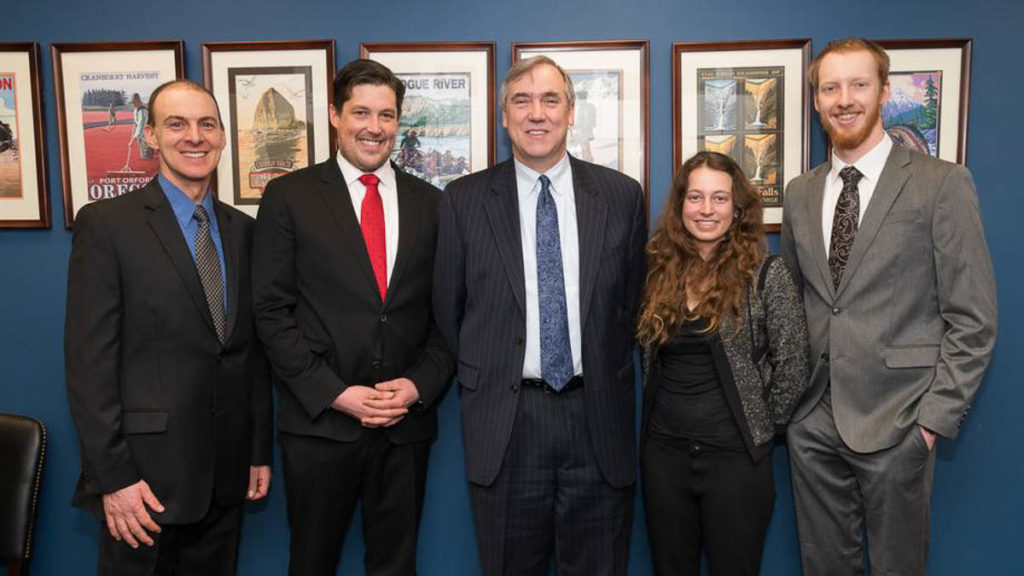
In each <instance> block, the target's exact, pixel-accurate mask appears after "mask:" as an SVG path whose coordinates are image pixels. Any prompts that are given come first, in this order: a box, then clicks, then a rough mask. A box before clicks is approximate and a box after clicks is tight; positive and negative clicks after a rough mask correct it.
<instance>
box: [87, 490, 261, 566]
mask: <svg viewBox="0 0 1024 576" xmlns="http://www.w3.org/2000/svg"><path fill="white" fill-rule="evenodd" d="M241 525H242V506H241V505H238V506H231V507H228V508H221V507H220V506H218V505H217V504H216V503H214V504H211V505H210V510H209V511H207V513H206V516H204V517H203V518H202V520H200V521H199V522H196V523H194V524H183V525H169V524H164V525H161V526H160V533H159V534H155V533H152V532H150V533H149V535H150V537H152V538H153V540H154V542H155V544H153V546H146V545H145V544H142V543H141V542H140V543H139V547H138V548H132V547H131V546H129V545H128V544H126V543H124V542H118V541H116V540H114V539H113V538H112V537H111V536H110V531H109V530H108V529H107V525H106V523H105V522H103V523H101V525H100V554H99V570H98V574H99V576H143V575H145V576H154V575H155V576H172V575H173V576H234V574H235V566H236V564H237V562H238V535H239V529H240V528H241Z"/></svg>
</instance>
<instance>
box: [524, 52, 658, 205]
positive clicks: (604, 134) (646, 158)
mask: <svg viewBox="0 0 1024 576" xmlns="http://www.w3.org/2000/svg"><path fill="white" fill-rule="evenodd" d="M541 54H542V55H544V56H547V57H549V58H551V59H552V60H554V61H555V62H556V63H558V65H559V66H561V67H562V68H563V69H565V71H566V72H567V73H568V74H569V76H570V78H572V79H573V87H574V88H575V90H576V93H577V98H576V100H577V102H576V114H575V116H576V123H575V125H574V126H573V127H571V128H570V131H569V136H568V140H569V148H570V153H572V154H573V155H574V156H577V157H581V158H582V159H584V160H588V161H592V162H596V163H597V164H602V165H605V166H608V167H610V168H614V169H616V170H619V171H620V172H622V173H623V174H626V175H627V176H630V177H632V178H634V179H636V180H637V181H639V182H640V183H641V185H642V186H643V190H644V196H645V198H644V202H645V205H646V206H647V208H648V211H649V210H650V200H649V199H650V61H649V54H650V42H649V41H647V40H601V41H579V42H516V43H514V44H512V62H513V63H515V62H517V61H519V60H520V59H522V58H529V57H530V56H533V55H541ZM595 89H596V90H597V92H598V95H597V96H596V103H594V102H587V101H586V100H587V99H589V98H590V97H591V92H593V91H594V90H595ZM581 95H585V96H586V98H585V99H584V101H585V104H589V107H590V109H592V110H591V112H590V113H587V114H584V113H583V112H584V111H585V110H586V109H585V108H584V107H583V104H581V102H580V100H581ZM602 96H603V97H604V99H603V100H602V98H601V97H602ZM613 99H614V101H613ZM591 116H592V118H591ZM612 116H617V117H616V118H612ZM602 120H605V121H602ZM607 126H610V128H604V127H607ZM591 141H592V142H591ZM602 152H604V153H605V154H604V156H603V157H602Z"/></svg>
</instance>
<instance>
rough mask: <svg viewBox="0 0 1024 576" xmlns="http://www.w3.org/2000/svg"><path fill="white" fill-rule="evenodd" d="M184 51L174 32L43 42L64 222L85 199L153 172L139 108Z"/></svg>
mask: <svg viewBox="0 0 1024 576" xmlns="http://www.w3.org/2000/svg"><path fill="white" fill-rule="evenodd" d="M184 51H185V44H184V42H182V41H181V40H160V41H151V42H150V41H146V42H100V43H85V44H54V45H52V46H51V47H50V53H51V55H52V58H53V76H54V90H55V91H56V93H57V98H56V100H57V127H58V134H59V136H60V159H61V175H62V183H63V187H64V223H65V226H67V227H68V228H71V226H72V224H73V223H74V219H75V214H76V213H77V212H78V210H79V209H80V208H81V207H82V206H84V205H85V204H87V203H89V202H94V201H97V200H102V199H105V198H111V197H115V196H120V195H121V194H124V193H126V192H129V191H131V190H134V189H136V188H140V187H142V186H145V185H146V183H147V182H148V181H149V180H150V179H152V177H153V176H154V175H155V174H156V173H157V171H158V170H159V159H158V157H157V155H156V154H155V153H153V151H152V150H150V149H149V147H148V145H147V144H145V139H144V137H142V125H144V124H145V120H146V119H148V111H147V110H146V109H145V108H146V104H147V101H148V98H149V94H150V93H152V91H153V90H154V89H156V87H157V86H159V85H160V84H163V83H164V82H168V81H170V80H176V79H181V78H184V77H185V63H184V59H183V55H184ZM135 96H138V98H135ZM129 107H131V109H129ZM119 108H120V110H119ZM127 124H130V125H131V127H130V128H125V125H127ZM126 144H127V153H126V154H125V153H124V152H122V146H125V145H126ZM121 158H125V162H124V164H123V165H121V160H120V159H121Z"/></svg>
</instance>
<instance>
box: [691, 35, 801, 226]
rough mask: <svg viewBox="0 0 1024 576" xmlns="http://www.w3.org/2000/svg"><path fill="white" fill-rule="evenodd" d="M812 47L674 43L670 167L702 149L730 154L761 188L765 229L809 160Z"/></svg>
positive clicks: (778, 216)
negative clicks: (808, 72)
mask: <svg viewBox="0 0 1024 576" xmlns="http://www.w3.org/2000/svg"><path fill="white" fill-rule="evenodd" d="M810 55H811V41H810V40H809V39H805V38H804V39H792V40H753V41H745V42H691V43H676V44H673V45H672V112H673V114H672V118H673V122H672V123H673V128H672V136H673V139H672V140H673V146H672V154H673V156H672V166H673V171H675V170H676V169H678V168H679V166H681V165H682V163H683V162H684V161H685V159H686V158H688V157H690V156H692V155H693V154H694V153H696V152H697V151H699V150H705V149H717V150H719V151H723V152H725V153H727V154H729V155H730V156H732V157H733V158H734V159H736V160H737V162H738V163H739V164H740V166H742V167H743V169H744V171H745V172H746V173H747V177H748V178H750V179H751V181H752V183H753V184H754V185H755V187H757V188H758V189H759V190H760V192H761V197H762V200H763V201H764V204H765V209H764V222H765V229H766V230H767V231H769V232H777V231H778V230H779V229H780V228H781V224H782V205H783V198H782V195H783V192H784V190H785V185H786V184H787V183H788V182H789V181H790V180H792V179H793V178H795V177H797V176H799V175H800V174H801V173H803V172H804V171H806V170H807V168H808V166H809V158H810V155H809V152H810V150H809V148H810V146H809V140H810V102H811V99H810V90H809V86H808V84H807V79H806V75H807V68H808V66H809V64H810ZM740 81H742V83H743V86H742V87H741V86H740ZM702 90H703V91H702ZM712 112H713V114H712ZM762 113H764V114H765V115H766V116H765V117H764V118H763V119H762ZM750 114H753V115H754V116H753V117H752V118H751V117H750V116H749V115H750ZM705 116H707V118H705ZM741 116H742V117H741ZM740 138H742V140H743V144H742V145H740V146H737V142H738V141H739V139H740ZM780 141H781V145H780Z"/></svg>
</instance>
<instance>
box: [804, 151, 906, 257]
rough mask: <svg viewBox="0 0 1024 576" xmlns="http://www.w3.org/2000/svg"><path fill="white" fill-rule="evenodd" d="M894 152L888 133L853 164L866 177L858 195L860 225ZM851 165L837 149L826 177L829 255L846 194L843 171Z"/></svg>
mask: <svg viewBox="0 0 1024 576" xmlns="http://www.w3.org/2000/svg"><path fill="white" fill-rule="evenodd" d="M891 150H892V138H890V137H889V135H888V134H883V135H882V141H881V142H879V143H878V144H875V147H874V148H872V149H871V150H870V151H868V153H867V154H865V155H863V156H861V157H860V159H858V160H857V161H856V162H854V163H853V167H855V168H856V169H857V170H858V171H859V172H860V173H861V174H863V175H864V176H863V177H862V178H861V179H860V181H859V182H858V183H857V194H858V195H859V196H860V214H858V215H857V222H863V221H864V212H865V211H866V210H867V209H868V202H871V196H872V194H874V193H875V186H877V185H878V178H879V176H881V175H882V169H883V168H885V161H886V160H887V159H888V158H889V152H890V151H891ZM847 166H850V164H847V163H846V162H843V161H842V160H840V159H839V157H838V156H836V152H835V150H833V151H832V168H831V169H830V170H829V171H828V175H827V176H825V196H824V198H823V201H822V205H821V231H822V232H823V233H824V238H825V254H828V253H829V248H830V244H831V243H832V220H833V219H835V214H836V204H838V203H839V193H840V192H842V191H843V179H842V178H841V177H840V176H839V172H840V171H841V170H842V169H843V168H846V167H847Z"/></svg>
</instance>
